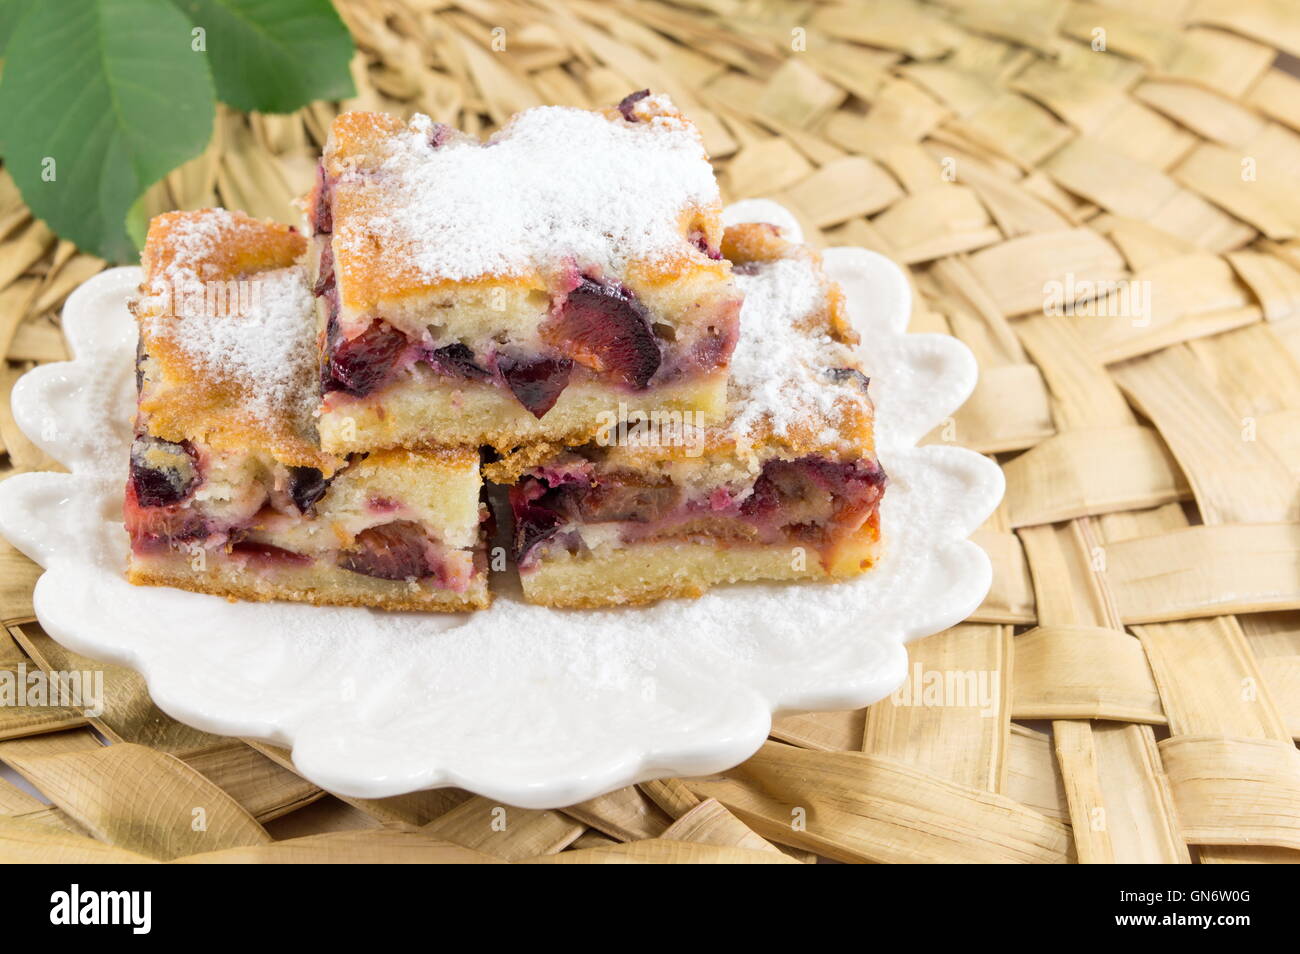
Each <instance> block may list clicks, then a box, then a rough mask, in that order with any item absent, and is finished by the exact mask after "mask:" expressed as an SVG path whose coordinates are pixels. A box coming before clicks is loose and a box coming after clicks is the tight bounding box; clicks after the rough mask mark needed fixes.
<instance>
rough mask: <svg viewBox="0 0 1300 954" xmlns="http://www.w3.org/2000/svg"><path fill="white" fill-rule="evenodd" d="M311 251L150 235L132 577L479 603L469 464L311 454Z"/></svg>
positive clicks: (250, 224)
mask: <svg viewBox="0 0 1300 954" xmlns="http://www.w3.org/2000/svg"><path fill="white" fill-rule="evenodd" d="M306 245H307V243H306V240H305V239H304V238H303V237H302V236H301V235H300V234H298V233H297V232H296V231H294V230H293V229H290V228H288V227H286V226H282V225H276V224H272V223H268V222H260V221H257V220H255V219H251V218H249V217H248V216H246V215H243V214H241V213H238V212H227V211H224V210H221V209H208V210H203V211H199V212H173V213H168V214H166V215H162V216H159V217H158V218H156V219H154V220H153V222H152V223H151V225H150V228H149V235H148V239H147V242H146V246H145V250H144V255H143V256H142V258H143V264H144V270H145V276H144V281H143V284H142V285H141V288H140V297H139V298H138V299H137V300H136V302H135V304H134V310H135V313H136V318H137V322H138V325H139V332H140V337H139V346H138V351H137V359H136V385H137V389H138V392H139V400H138V408H137V414H136V432H135V440H134V442H133V444H132V446H131V455H130V472H129V477H128V479H127V484H126V501H125V509H124V515H125V522H126V529H127V532H128V534H129V536H130V543H131V548H130V557H129V564H128V572H127V575H128V578H129V579H130V581H131V582H132V583H136V584H153V585H165V586H175V587H180V588H182V589H187V590H194V591H196V592H202V593H215V594H218V595H222V596H226V597H230V598H238V599H246V600H270V599H281V600H296V601H301V602H307V603H318V604H338V605H355V606H374V607H383V608H387V609H413V610H461V609H470V608H475V607H482V606H486V605H487V604H488V601H489V599H488V591H487V573H486V569H487V568H486V560H485V553H484V544H483V534H482V532H481V529H480V527H481V522H482V520H483V518H484V516H485V514H486V509H485V507H484V506H483V504H482V503H481V502H480V491H481V486H482V478H481V476H480V473H479V455H478V452H477V450H474V449H468V448H467V449H431V450H427V451H421V452H412V451H406V450H384V451H378V452H374V453H369V454H366V453H355V454H350V455H347V456H340V455H332V454H326V453H323V452H322V451H321V450H320V449H319V447H318V446H317V438H316V428H315V422H314V415H315V412H316V407H317V404H318V402H319V396H320V389H319V366H318V363H317V348H316V323H315V302H314V296H313V295H312V291H311V284H310V282H309V280H308V275H307V271H306V268H305V266H304V265H303V264H301V259H302V257H303V255H304V254H305V252H306Z"/></svg>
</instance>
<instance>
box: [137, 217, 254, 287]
mask: <svg viewBox="0 0 1300 954" xmlns="http://www.w3.org/2000/svg"><path fill="white" fill-rule="evenodd" d="M234 225H235V219H234V215H233V214H232V213H231V212H229V211H228V210H226V209H208V210H207V211H206V212H205V213H204V214H201V215H191V216H185V217H183V218H180V219H178V220H177V221H176V223H175V224H174V225H173V226H172V229H171V231H170V233H169V234H168V245H169V249H168V250H169V252H170V255H171V261H170V262H168V264H167V267H166V268H165V269H163V271H162V273H161V275H160V276H159V278H158V279H157V280H155V284H157V281H159V280H161V281H165V282H168V283H170V284H172V285H175V284H177V283H181V282H197V281H201V280H202V279H203V278H204V277H205V276H203V275H202V274H200V269H201V267H202V265H203V263H204V262H206V261H209V260H210V259H211V258H212V255H213V253H214V252H215V251H216V250H217V249H218V248H220V247H221V245H222V244H223V243H224V242H226V241H227V240H228V239H229V238H230V233H231V232H232V230H233V229H234Z"/></svg>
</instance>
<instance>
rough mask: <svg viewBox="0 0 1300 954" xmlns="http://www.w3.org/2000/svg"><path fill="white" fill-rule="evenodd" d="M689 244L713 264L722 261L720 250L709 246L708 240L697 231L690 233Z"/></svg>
mask: <svg viewBox="0 0 1300 954" xmlns="http://www.w3.org/2000/svg"><path fill="white" fill-rule="evenodd" d="M690 243H691V244H692V245H694V246H695V247H696V248H698V249H699V250H700V251H701V252H703V253H704V254H705V255H706V256H708V257H709V258H710V259H712V260H713V261H715V262H718V261H721V260H722V250H721V249H718V248H714V247H713V246H712V245H710V244H709V238H708V236H707V235H705V234H704V233H703V232H702V231H700V230H699V229H696V230H695V231H693V232H691V236H690Z"/></svg>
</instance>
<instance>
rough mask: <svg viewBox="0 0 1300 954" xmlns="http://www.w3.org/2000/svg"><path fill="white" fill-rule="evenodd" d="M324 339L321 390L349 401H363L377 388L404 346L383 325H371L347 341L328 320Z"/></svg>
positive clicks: (403, 341) (403, 337)
mask: <svg viewBox="0 0 1300 954" xmlns="http://www.w3.org/2000/svg"><path fill="white" fill-rule="evenodd" d="M327 338H328V339H329V341H328V355H327V357H326V359H325V362H324V366H323V367H322V368H321V386H322V387H323V388H324V390H326V391H344V392H346V393H348V394H351V395H352V396H353V397H365V396H366V395H367V394H370V393H371V392H372V391H374V390H375V389H376V388H377V387H379V385H380V384H381V383H383V381H384V379H385V378H387V377H388V372H389V370H390V369H391V368H392V366H393V362H394V361H396V360H397V358H398V356H399V355H400V354H401V353H402V349H403V348H405V347H406V344H407V340H406V335H404V334H402V333H401V332H400V331H398V330H396V329H395V328H392V327H390V326H389V325H388V324H386V323H385V322H383V321H375V322H374V323H373V324H371V326H370V327H369V328H367V329H366V330H365V331H363V332H362V333H361V334H359V335H358V336H357V337H355V338H353V339H352V340H350V341H348V340H344V339H343V338H342V336H341V335H340V334H339V333H338V322H337V321H336V320H335V319H333V318H331V320H330V323H329V327H328V329H327Z"/></svg>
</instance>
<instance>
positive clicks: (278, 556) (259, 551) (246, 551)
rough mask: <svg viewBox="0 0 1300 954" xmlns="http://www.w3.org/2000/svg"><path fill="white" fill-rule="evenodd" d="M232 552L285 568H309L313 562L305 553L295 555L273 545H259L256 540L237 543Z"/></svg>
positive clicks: (291, 551) (232, 545) (232, 547)
mask: <svg viewBox="0 0 1300 954" xmlns="http://www.w3.org/2000/svg"><path fill="white" fill-rule="evenodd" d="M230 552H231V553H233V554H236V555H239V556H245V557H252V558H253V559H257V560H265V561H266V562H267V563H272V564H281V565H284V566H307V565H308V564H309V563H311V562H312V560H311V557H309V556H307V555H306V554H305V553H295V552H294V551H293V550H286V549H285V548H284V547H277V546H275V545H274V544H271V543H259V542H258V541H256V540H239V541H236V542H235V543H233V544H231V546H230Z"/></svg>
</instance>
